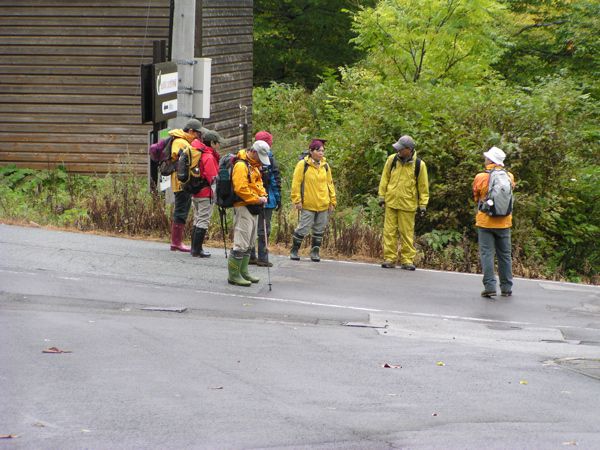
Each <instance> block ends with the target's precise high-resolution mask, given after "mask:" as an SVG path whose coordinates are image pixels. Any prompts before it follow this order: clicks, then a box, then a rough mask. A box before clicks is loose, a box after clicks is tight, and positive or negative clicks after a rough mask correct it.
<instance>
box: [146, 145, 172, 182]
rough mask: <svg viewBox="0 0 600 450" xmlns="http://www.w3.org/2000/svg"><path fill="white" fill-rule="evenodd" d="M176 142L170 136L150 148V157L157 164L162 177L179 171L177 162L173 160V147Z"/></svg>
mask: <svg viewBox="0 0 600 450" xmlns="http://www.w3.org/2000/svg"><path fill="white" fill-rule="evenodd" d="M174 140H175V138H174V137H173V136H169V137H167V138H165V139H161V140H160V141H158V142H156V143H154V144H152V145H151V146H150V147H149V148H148V155H149V156H150V159H151V160H152V161H154V162H156V163H157V165H158V171H159V172H160V174H161V175H162V176H168V175H171V174H172V173H173V172H175V170H177V161H173V160H172V159H171V147H172V145H173V141H174Z"/></svg>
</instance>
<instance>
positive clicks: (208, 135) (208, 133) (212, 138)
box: [202, 129, 225, 144]
mask: <svg viewBox="0 0 600 450" xmlns="http://www.w3.org/2000/svg"><path fill="white" fill-rule="evenodd" d="M202 140H203V141H204V142H218V143H219V144H222V143H224V142H225V139H224V138H223V136H221V135H220V134H219V132H218V131H215V130H206V129H204V130H202Z"/></svg>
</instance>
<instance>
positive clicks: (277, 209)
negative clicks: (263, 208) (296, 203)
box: [275, 200, 281, 211]
mask: <svg viewBox="0 0 600 450" xmlns="http://www.w3.org/2000/svg"><path fill="white" fill-rule="evenodd" d="M280 209H281V200H279V201H278V202H277V206H275V211H279V210H280Z"/></svg>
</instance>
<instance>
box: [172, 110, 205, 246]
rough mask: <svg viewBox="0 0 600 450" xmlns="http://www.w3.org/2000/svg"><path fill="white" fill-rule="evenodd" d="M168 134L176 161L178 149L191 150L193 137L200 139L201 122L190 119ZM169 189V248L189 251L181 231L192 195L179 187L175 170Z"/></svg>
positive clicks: (173, 157)
mask: <svg viewBox="0 0 600 450" xmlns="http://www.w3.org/2000/svg"><path fill="white" fill-rule="evenodd" d="M169 134H170V135H171V136H173V137H174V139H173V143H172V144H171V159H172V160H173V161H177V158H178V156H179V151H180V150H185V149H187V148H189V149H190V151H191V149H192V147H191V143H192V141H193V140H194V139H198V140H202V124H201V123H200V121H199V120H198V119H190V120H189V121H188V122H187V123H186V124H185V126H184V127H183V129H176V130H171V131H169ZM196 153H197V152H196ZM171 189H172V190H173V194H175V207H174V208H173V222H172V223H171V250H173V251H177V250H179V251H180V252H189V251H190V250H191V249H190V247H188V246H187V245H183V231H184V229H185V222H186V221H187V217H188V214H189V212H190V207H191V206H192V195H191V194H189V193H187V192H185V191H183V190H182V189H181V183H180V182H179V180H178V179H177V171H175V172H173V173H172V174H171Z"/></svg>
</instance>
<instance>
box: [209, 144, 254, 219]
mask: <svg viewBox="0 0 600 450" xmlns="http://www.w3.org/2000/svg"><path fill="white" fill-rule="evenodd" d="M238 162H243V163H244V164H246V165H247V166H248V183H250V182H251V177H250V164H248V162H247V161H245V160H243V159H239V158H238V157H237V154H235V153H229V154H227V155H225V156H223V157H222V158H221V159H220V161H219V173H218V174H217V177H216V192H215V194H216V198H217V200H216V203H217V205H218V206H220V207H221V208H231V207H232V206H233V204H234V203H235V202H239V201H241V199H240V198H239V197H238V196H237V194H236V193H235V192H234V190H233V180H232V177H231V175H232V173H233V166H235V165H236V164H237V163H238Z"/></svg>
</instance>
